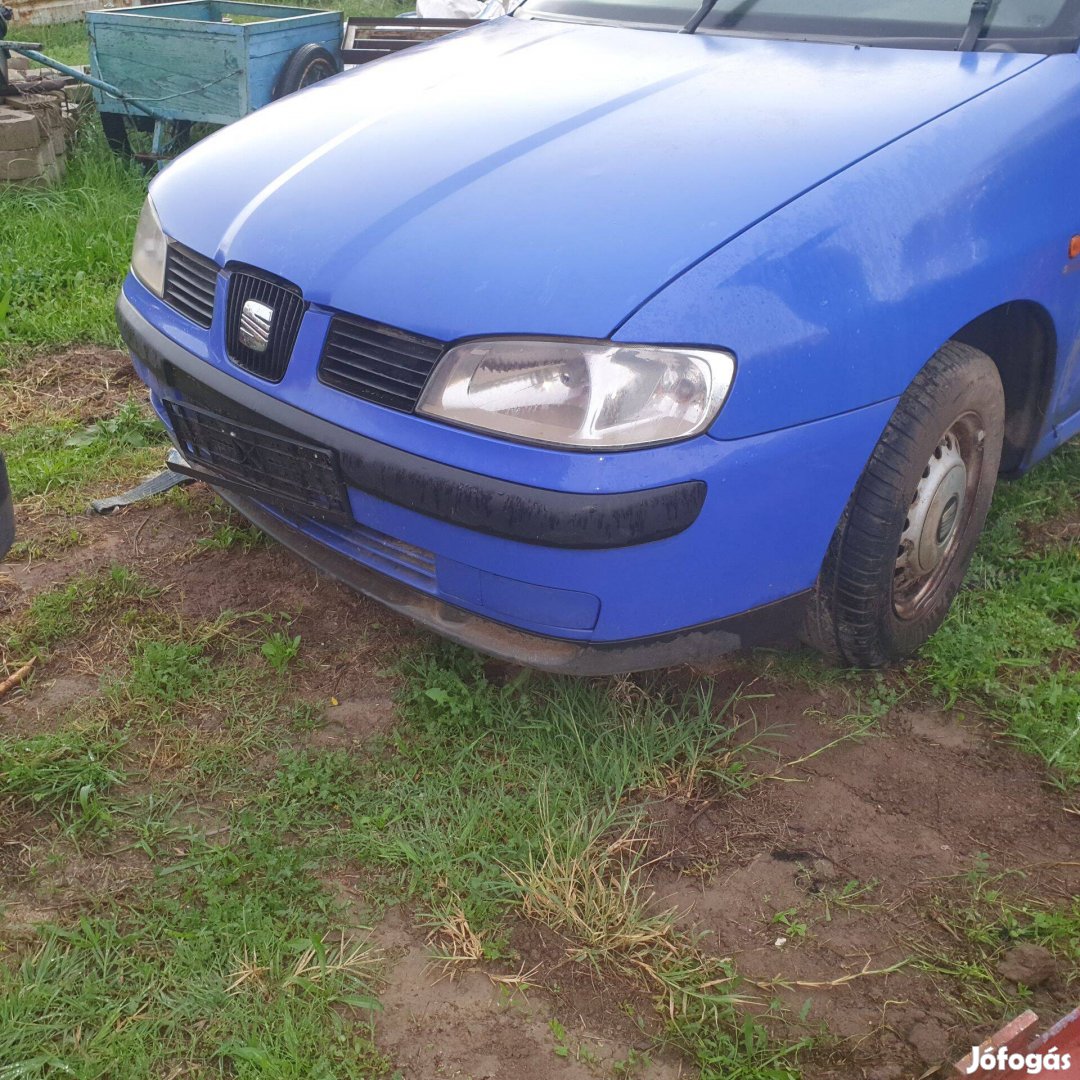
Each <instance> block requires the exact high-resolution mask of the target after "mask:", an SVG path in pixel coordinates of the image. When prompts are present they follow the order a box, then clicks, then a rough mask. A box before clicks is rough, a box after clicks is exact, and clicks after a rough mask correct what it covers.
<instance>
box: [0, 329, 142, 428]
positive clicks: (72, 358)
mask: <svg viewBox="0 0 1080 1080" xmlns="http://www.w3.org/2000/svg"><path fill="white" fill-rule="evenodd" d="M4 382H5V387H4V397H5V401H4V410H3V411H4V418H5V419H4V423H6V424H7V425H8V426H9V427H14V426H15V425H16V424H28V423H39V422H42V421H43V420H44V419H46V418H49V419H54V420H55V419H56V418H57V417H65V418H68V419H73V420H77V421H79V422H81V423H85V424H91V423H93V422H94V421H96V420H101V419H103V418H104V417H108V416H112V415H113V414H114V413H115V412H116V410H117V408H118V407H119V405H120V404H121V403H123V402H124V401H126V400H127V399H128V397H130V396H131V393H132V391H133V389H134V387H135V386H136V385H137V383H138V380H137V379H136V377H135V372H134V371H133V370H132V367H131V361H130V360H129V359H128V357H127V356H126V355H125V354H124V353H122V352H119V351H117V350H115V349H98V348H73V349H67V350H65V351H64V352H62V353H57V354H56V355H54V356H37V357H34V358H32V359H30V360H28V361H27V362H26V363H25V364H22V365H20V366H18V367H15V368H13V369H8V370H7V371H6V372H5V373H4ZM2 426H3V425H0V430H2Z"/></svg>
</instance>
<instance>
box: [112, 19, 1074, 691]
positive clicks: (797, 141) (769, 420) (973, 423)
mask: <svg viewBox="0 0 1080 1080" xmlns="http://www.w3.org/2000/svg"><path fill="white" fill-rule="evenodd" d="M1078 46H1080V0H976V2H975V3H972V2H971V0H873V2H871V0H715V2H713V0H706V2H705V3H704V4H702V6H701V7H700V8H698V7H696V6H695V4H694V3H693V0H689V2H688V0H527V2H526V3H525V4H524V5H523V6H521V7H519V8H518V9H517V10H515V11H514V13H513V15H512V16H509V17H506V18H500V19H497V20H493V21H491V22H489V23H486V24H483V25H481V26H477V27H475V28H472V29H469V30H465V31H463V32H460V33H456V34H453V35H450V36H448V37H445V38H443V39H441V40H439V41H437V42H432V43H430V44H427V45H422V46H419V47H416V48H413V49H409V50H407V51H405V52H403V53H400V54H399V55H397V56H395V57H393V58H392V59H387V60H383V61H379V62H376V63H373V64H370V65H365V66H363V67H360V68H357V69H355V70H353V71H351V72H346V73H345V74H343V75H341V76H338V77H336V78H333V79H329V80H327V81H326V82H323V83H319V84H318V85H316V86H314V87H312V88H310V89H308V90H305V91H302V92H301V93H299V94H296V95H294V96H291V97H288V98H286V99H284V100H282V101H280V102H278V103H276V104H274V105H272V106H270V107H268V108H266V109H263V110H260V111H259V112H257V113H255V114H254V115H252V116H250V117H249V118H247V119H245V120H243V121H241V122H239V123H237V124H234V125H233V126H231V127H228V128H226V129H224V130H223V131H221V132H220V133H218V134H215V135H213V136H212V137H210V138H208V139H206V140H205V141H204V142H202V143H201V144H200V145H198V146H196V147H195V148H194V149H192V150H191V151H189V152H188V153H186V154H185V155H183V156H182V157H181V158H179V159H178V160H177V161H176V162H175V163H174V164H173V165H171V166H170V167H169V168H168V169H167V170H166V171H165V172H164V173H162V174H161V175H160V176H159V177H158V178H157V179H156V180H155V182H154V183H153V185H152V186H151V190H150V196H149V200H148V201H147V203H146V206H145V209H144V210H143V213H142V217H141V220H140V222H139V226H138V235H137V237H136V241H135V251H134V256H133V261H132V270H131V273H130V275H129V276H128V277H127V279H126V281H125V282H124V285H123V292H122V295H121V296H120V298H119V301H118V308H117V314H118V319H119V325H120V328H121V331H122V333H123V336H124V338H125V340H126V342H127V344H128V345H129V347H130V350H131V353H132V355H133V358H134V363H135V366H136V368H137V370H138V372H139V374H140V376H141V377H142V378H143V379H144V380H145V382H146V383H147V385H148V386H149V388H150V391H151V398H152V401H153V404H154V407H155V408H156V409H157V411H158V413H159V414H160V415H161V417H162V419H163V420H164V422H165V423H166V425H167V426H168V428H169V430H170V432H171V433H172V437H173V439H174V441H175V443H176V446H177V448H178V449H179V451H180V453H181V455H182V457H183V462H182V463H181V464H180V465H179V466H178V467H179V468H180V469H182V470H184V471H187V472H190V473H191V474H192V475H195V476H198V477H201V478H203V479H204V480H206V481H207V482H208V483H210V484H211V485H212V486H213V487H214V488H215V489H217V490H218V491H219V492H220V494H221V495H222V497H223V498H225V499H226V500H228V501H229V502H230V503H232V504H233V505H234V506H236V507H237V508H238V509H239V510H240V511H241V512H242V513H244V514H245V515H247V516H248V517H249V518H250V519H251V520H252V521H254V522H255V523H257V524H258V525H259V526H260V527H261V528H263V529H264V530H266V531H267V532H268V533H270V534H271V535H273V536H274V537H276V538H278V539H279V540H280V541H281V542H282V543H284V544H285V545H287V546H288V547H290V548H292V549H293V550H294V551H295V552H297V553H298V554H299V555H300V556H302V557H304V558H306V559H308V560H310V561H311V562H313V563H315V564H316V565H317V566H319V567H321V568H322V569H323V570H325V571H327V572H328V573H330V574H332V575H334V576H336V577H338V578H340V579H342V580H344V581H346V582H348V583H350V584H351V585H353V586H355V587H356V588H357V589H359V590H361V591H362V592H364V593H367V594H368V595H370V596H372V597H375V598H377V599H378V600H380V601H382V602H383V603H385V604H387V605H388V606H389V607H391V608H393V609H395V610H397V611H399V612H403V613H405V614H407V615H409V616H411V617H412V618H414V619H416V620H417V621H419V622H420V623H423V624H424V625H425V626H428V627H430V628H432V629H433V630H435V631H437V632H438V633H440V634H443V635H445V636H446V637H448V638H451V639H453V640H455V641H458V642H463V643H466V644H468V645H471V646H474V647H475V648H477V649H480V650H482V651H484V652H486V653H489V654H493V655H496V656H499V657H503V658H508V659H510V660H513V661H516V662H520V663H524V664H528V665H532V666H535V667H539V668H545V669H549V670H557V671H564V672H572V673H579V674H598V673H607V672H618V671H629V670H634V669H643V668H650V667H657V666H663V665H668V664H674V663H681V662H691V663H697V662H702V661H705V660H708V659H711V658H712V657H714V656H715V655H716V654H718V653H721V652H724V651H726V650H730V649H734V648H738V647H740V646H745V645H751V644H757V643H762V642H770V641H783V640H787V639H794V638H795V637H801V638H802V640H804V641H807V642H809V643H810V644H812V645H814V646H815V647H817V648H818V649H820V650H822V651H823V652H824V653H825V654H826V655H828V656H829V657H831V658H832V659H833V660H834V661H835V662H837V663H842V664H847V665H855V666H860V667H863V666H875V665H882V664H885V663H888V662H890V661H892V660H895V659H897V658H900V657H904V656H907V655H909V654H911V653H912V652H913V651H914V650H916V649H917V648H918V647H919V646H920V645H921V644H922V643H923V642H924V641H925V640H926V639H927V637H928V636H929V635H930V634H931V633H933V631H934V630H935V629H936V627H937V626H938V625H939V624H940V622H941V620H942V619H943V618H944V616H945V614H946V611H947V610H948V607H949V604H950V602H951V601H952V599H953V596H954V595H955V593H956V591H957V589H958V588H959V587H960V585H961V581H962V578H963V576H964V573H965V570H966V568H967V566H968V562H969V559H970V557H971V554H972V550H973V548H974V546H975V544H976V541H977V539H978V536H979V532H980V529H981V527H982V525H983V522H984V518H985V515H986V512H987V507H988V505H989V503H990V499H991V495H992V493H993V490H994V485H995V482H996V480H997V477H998V476H999V474H1002V473H1004V474H1018V473H1022V472H1023V471H1024V470H1026V469H1028V468H1029V467H1030V466H1031V465H1032V464H1033V463H1034V462H1036V461H1038V460H1039V459H1040V458H1042V457H1043V456H1045V455H1046V454H1048V453H1049V452H1050V451H1051V450H1052V449H1053V448H1054V447H1056V446H1057V445H1058V444H1059V443H1062V442H1063V441H1065V440H1067V439H1069V438H1070V437H1071V436H1072V435H1074V434H1076V433H1077V432H1078V431H1080V179H1078V176H1080V174H1078V171H1077V169H1078V165H1077V163H1078V162H1080V56H1078V54H1077V50H1078Z"/></svg>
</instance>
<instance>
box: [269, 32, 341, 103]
mask: <svg viewBox="0 0 1080 1080" xmlns="http://www.w3.org/2000/svg"><path fill="white" fill-rule="evenodd" d="M339 71H341V60H340V59H339V58H338V57H337V56H335V55H334V54H333V53H332V52H330V50H329V49H324V48H323V47H322V46H321V45H316V44H315V43H314V42H309V43H308V44H307V45H301V46H300V48H299V49H297V50H296V51H295V52H294V53H293V54H292V55H291V56H290V57H289V59H288V60H286V61H285V66H284V67H283V68H282V69H281V73H280V74H279V75H278V77H277V82H275V83H274V92H273V94H272V97H273V98H274V100H275V101H276V100H277V99H278V98H283V97H285V96H286V94H291V93H293V92H295V91H296V90H303V88H304V87H305V86H311V85H312V84H313V83H317V82H322V80H323V79H329V78H330V76H331V75H336V74H337V73H338V72H339Z"/></svg>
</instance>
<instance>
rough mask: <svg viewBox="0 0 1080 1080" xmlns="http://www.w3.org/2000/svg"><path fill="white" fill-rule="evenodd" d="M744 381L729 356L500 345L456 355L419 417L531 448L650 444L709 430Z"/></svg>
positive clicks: (428, 392)
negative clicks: (736, 382) (738, 380)
mask: <svg viewBox="0 0 1080 1080" xmlns="http://www.w3.org/2000/svg"><path fill="white" fill-rule="evenodd" d="M734 375H735V358H734V357H733V356H732V355H731V353H728V352H724V351H723V350H719V349H696V348H691V347H676V348H662V347H659V346H656V345H616V344H612V343H611V342H606V341H595V342H579V341H528V340H524V339H515V338H503V339H493V338H492V339H487V340H477V341H469V342H465V343H464V344H461V345H458V346H455V347H454V348H452V349H450V350H449V352H447V354H446V355H445V356H444V357H443V358H442V360H440V361H439V365H438V367H437V368H436V369H435V373H434V375H433V377H432V379H431V381H430V382H429V383H428V385H427V388H426V389H425V391H424V393H423V396H422V397H421V399H420V403H419V406H418V411H419V412H421V413H423V414H425V415H427V416H433V417H437V418H438V419H440V420H446V421H448V422H449V423H452V424H460V425H462V426H464V427H470V428H479V429H481V430H484V431H494V432H498V433H499V434H502V435H508V436H510V437H511V438H514V439H521V440H523V441H526V442H535V443H547V444H550V445H553V446H570V447H577V448H581V449H604V448H609V447H628V446H644V445H647V444H650V443H662V442H671V441H673V440H675V439H685V438H687V437H688V436H690V435H696V434H697V433H698V432H700V431H704V430H705V428H707V427H708V426H709V424H711V423H712V421H713V419H714V417H715V416H716V414H717V413H718V412H719V411H720V406H721V405H723V403H724V398H725V397H726V396H727V393H728V390H729V389H730V388H731V380H732V378H733V377H734Z"/></svg>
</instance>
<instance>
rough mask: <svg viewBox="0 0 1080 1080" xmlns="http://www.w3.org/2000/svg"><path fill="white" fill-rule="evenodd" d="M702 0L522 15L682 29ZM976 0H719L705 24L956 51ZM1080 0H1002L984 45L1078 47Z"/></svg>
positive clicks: (563, 5) (560, 4) (624, 1)
mask: <svg viewBox="0 0 1080 1080" xmlns="http://www.w3.org/2000/svg"><path fill="white" fill-rule="evenodd" d="M699 5H700V0H698V2H695V0H527V2H526V3H525V4H524V6H523V8H522V14H526V15H531V16H534V17H547V18H563V19H571V20H575V21H577V20H583V21H588V22H610V23H620V24H623V25H631V26H647V27H653V28H655V29H669V30H677V29H679V28H681V27H683V26H685V25H686V23H687V22H688V21H689V20H690V19H691V17H692V16H693V15H694V13H695V11H697V9H698V7H699ZM971 8H972V0H717V3H716V5H715V6H714V7H713V9H712V11H711V12H710V13H709V15H708V16H707V17H706V18H705V19H704V21H703V22H702V23H701V26H700V28H699V29H698V30H697V32H698V33H699V34H708V33H712V34H732V35H747V36H753V37H775V38H796V39H799V40H807V39H808V40H815V39H816V40H825V41H843V42H849V41H850V42H853V43H857V44H867V45H892V46H899V47H908V48H937V49H955V48H956V46H957V44H958V42H959V41H960V39H961V38H962V37H963V35H964V30H965V28H966V27H967V25H968V22H969V19H970V16H971ZM1078 39H1080V0H994V2H993V3H992V4H991V7H990V11H989V14H988V16H987V18H986V22H985V25H984V26H983V30H982V34H981V36H980V38H979V42H978V48H980V49H987V48H996V49H1001V50H1006V51H1012V50H1015V51H1019V52H1066V51H1074V50H1075V49H1076V47H1077V42H1078Z"/></svg>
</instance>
